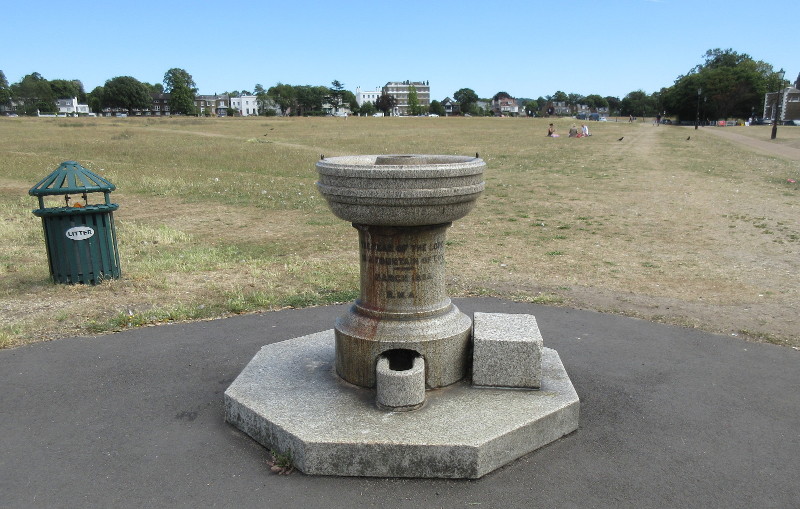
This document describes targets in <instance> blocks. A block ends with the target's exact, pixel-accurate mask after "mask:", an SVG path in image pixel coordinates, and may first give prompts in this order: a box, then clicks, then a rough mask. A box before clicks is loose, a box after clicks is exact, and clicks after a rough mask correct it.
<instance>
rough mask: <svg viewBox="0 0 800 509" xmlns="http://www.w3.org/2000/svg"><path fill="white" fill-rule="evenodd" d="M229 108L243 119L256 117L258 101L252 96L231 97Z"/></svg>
mask: <svg viewBox="0 0 800 509" xmlns="http://www.w3.org/2000/svg"><path fill="white" fill-rule="evenodd" d="M231 108H233V109H235V110H238V111H239V114H240V115H241V116H243V117H249V116H250V115H258V100H257V99H256V96H254V95H240V96H239V97H231Z"/></svg>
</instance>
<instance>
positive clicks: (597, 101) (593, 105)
mask: <svg viewBox="0 0 800 509" xmlns="http://www.w3.org/2000/svg"><path fill="white" fill-rule="evenodd" d="M583 102H584V104H586V106H588V107H589V108H590V109H592V110H594V111H595V112H596V111H597V109H598V108H608V101H607V100H606V99H604V98H603V97H601V96H599V95H597V94H589V95H587V96H586V97H584V98H583Z"/></svg>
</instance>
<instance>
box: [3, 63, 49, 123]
mask: <svg viewBox="0 0 800 509" xmlns="http://www.w3.org/2000/svg"><path fill="white" fill-rule="evenodd" d="M11 97H12V98H14V100H15V101H16V102H18V103H21V105H20V107H21V108H22V113H23V114H25V115H36V113H37V111H38V112H42V113H55V112H56V111H58V110H57V108H56V99H57V98H56V97H55V94H53V89H52V88H50V82H49V81H47V80H46V79H44V78H43V77H42V75H41V74H39V73H38V72H34V73H31V74H28V75H26V76H25V77H23V78H22V79H21V80H20V81H19V82H17V83H14V84H12V85H11Z"/></svg>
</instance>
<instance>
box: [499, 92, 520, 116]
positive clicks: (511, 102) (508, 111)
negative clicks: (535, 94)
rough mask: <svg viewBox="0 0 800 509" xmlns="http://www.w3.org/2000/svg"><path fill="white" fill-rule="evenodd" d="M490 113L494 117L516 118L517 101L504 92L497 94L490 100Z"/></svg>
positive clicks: (517, 112)
mask: <svg viewBox="0 0 800 509" xmlns="http://www.w3.org/2000/svg"><path fill="white" fill-rule="evenodd" d="M492 113H493V114H494V115H495V116H498V117H499V116H517V115H518V114H519V104H518V103H517V100H516V99H514V98H513V97H511V96H510V95H508V94H507V93H505V92H498V93H497V94H495V96H494V97H493V98H492Z"/></svg>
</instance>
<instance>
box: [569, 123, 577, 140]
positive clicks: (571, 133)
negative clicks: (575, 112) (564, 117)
mask: <svg viewBox="0 0 800 509" xmlns="http://www.w3.org/2000/svg"><path fill="white" fill-rule="evenodd" d="M569 137H570V138H577V137H578V128H577V127H575V124H572V127H570V128H569Z"/></svg>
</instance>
